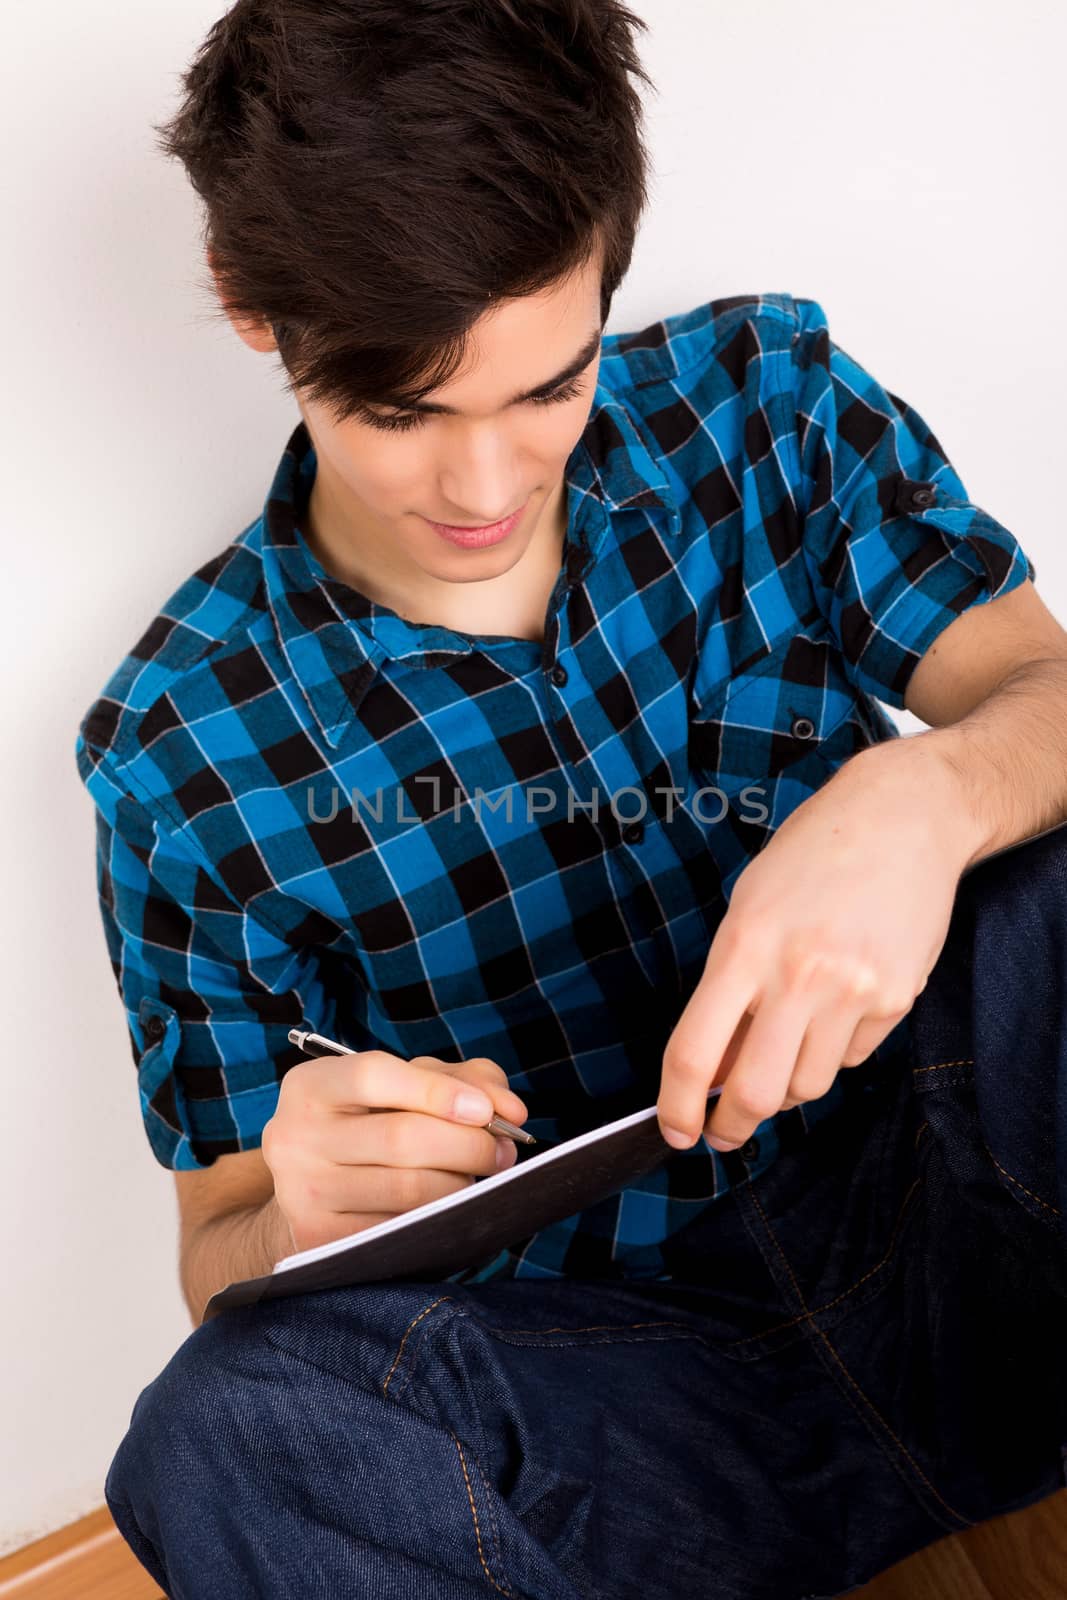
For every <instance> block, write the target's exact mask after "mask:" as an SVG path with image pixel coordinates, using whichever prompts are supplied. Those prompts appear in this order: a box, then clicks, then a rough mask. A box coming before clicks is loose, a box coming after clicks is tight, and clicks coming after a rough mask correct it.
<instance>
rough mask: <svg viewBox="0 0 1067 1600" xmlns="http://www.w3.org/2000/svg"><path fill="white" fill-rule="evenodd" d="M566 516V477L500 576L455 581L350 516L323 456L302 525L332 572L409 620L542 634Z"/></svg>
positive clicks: (477, 630)
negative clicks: (404, 558)
mask: <svg viewBox="0 0 1067 1600" xmlns="http://www.w3.org/2000/svg"><path fill="white" fill-rule="evenodd" d="M566 519H567V486H566V482H565V481H564V479H563V478H562V477H561V478H560V481H559V483H558V484H557V485H556V487H555V489H554V490H553V491H552V493H551V494H550V495H549V496H548V498H547V500H545V501H544V502H543V503H542V505H541V507H540V513H539V515H538V518H537V522H536V525H535V527H534V530H533V534H532V536H531V538H530V541H529V543H528V545H527V547H526V549H525V550H524V551H523V553H522V555H521V557H520V558H519V560H518V561H517V562H516V563H515V564H514V566H512V567H511V568H509V570H508V571H507V572H504V573H501V574H500V575H499V576H498V577H495V578H484V579H481V580H478V581H471V582H466V583H449V582H447V581H446V580H444V579H439V578H433V577H430V576H428V575H427V574H426V573H425V572H423V571H422V570H421V569H419V568H413V567H412V566H411V564H410V563H406V564H405V563H403V562H400V561H397V559H396V556H395V547H391V546H390V543H389V541H388V540H387V539H386V538H385V537H384V536H383V535H381V534H375V533H374V532H373V531H372V532H370V533H369V534H368V533H367V532H366V531H364V530H361V529H359V528H358V527H357V526H355V525H354V524H353V523H352V522H351V521H350V520H349V519H347V518H346V517H345V514H344V512H343V509H341V508H340V507H339V505H338V502H337V498H336V496H335V495H334V494H333V493H332V492H331V484H330V482H329V478H328V475H326V474H324V473H323V472H322V470H321V464H317V467H316V473H315V479H314V482H313V484H312V488H311V494H310V496H309V500H308V505H307V510H306V511H305V514H304V517H303V519H302V522H301V532H302V533H303V535H304V538H305V540H306V541H307V544H308V546H309V547H310V549H311V550H312V551H313V553H314V554H315V556H316V557H317V558H318V560H319V561H320V562H321V563H322V565H323V566H324V567H325V569H326V571H327V572H328V573H329V574H330V575H331V577H334V578H337V579H339V580H340V581H341V582H342V583H345V584H347V585H348V587H349V588H351V589H355V590H357V591H358V592H359V593H360V594H362V595H365V596H366V598H367V599H368V600H372V601H374V602H375V603H376V604H377V605H382V606H386V607H388V608H389V609H390V610H392V611H395V612H396V613H397V614H398V616H401V617H404V618H406V619H407V620H408V621H411V622H422V623H436V624H437V625H439V626H441V627H446V628H455V629H457V630H458V631H460V632H464V633H485V634H499V635H509V636H512V637H517V638H525V639H540V638H542V637H543V633H544V621H545V610H546V607H547V605H548V597H549V595H550V594H551V591H552V586H553V584H554V583H555V581H556V578H557V576H558V575H559V570H560V565H561V563H562V560H563V548H564V541H565V538H566V527H567V520H566ZM391 557H392V559H390V558H391Z"/></svg>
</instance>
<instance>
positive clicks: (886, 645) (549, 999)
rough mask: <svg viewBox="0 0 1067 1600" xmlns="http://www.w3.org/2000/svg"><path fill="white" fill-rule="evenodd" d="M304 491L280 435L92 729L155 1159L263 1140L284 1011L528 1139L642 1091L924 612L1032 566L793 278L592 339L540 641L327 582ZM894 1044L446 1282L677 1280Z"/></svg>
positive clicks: (866, 731)
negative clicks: (256, 513)
mask: <svg viewBox="0 0 1067 1600" xmlns="http://www.w3.org/2000/svg"><path fill="white" fill-rule="evenodd" d="M314 473H315V454H314V450H313V449H312V447H311V444H310V439H309V436H308V434H307V431H306V428H305V426H304V424H303V422H301V424H300V425H299V426H298V427H297V428H296V430H295V432H294V433H293V434H292V437H291V438H290V440H289V443H288V445H287V447H286V449H285V452H284V454H283V456H282V459H281V462H280V464H279V467H278V469H277V474H276V476H275V478H274V482H273V484H272V485H271V488H270V492H269V495H268V498H267V501H266V505H265V507H264V510H263V513H262V515H261V516H260V517H258V518H257V519H256V521H255V522H253V523H252V524H251V525H250V526H249V527H248V528H246V529H245V530H244V532H243V533H241V534H239V535H238V536H237V537H236V538H235V539H234V540H233V541H232V542H231V543H230V544H228V545H227V546H226V547H225V548H224V549H223V550H221V551H220V552H219V553H218V555H216V556H215V557H214V558H213V559H212V560H210V561H208V562H207V563H206V564H205V565H204V566H202V567H201V568H200V569H199V570H198V571H197V572H195V573H194V574H193V575H192V576H191V577H190V578H189V579H188V580H187V581H186V582H185V583H183V584H182V585H181V587H180V588H179V589H178V590H177V591H176V593H175V594H173V595H172V596H171V598H170V599H169V600H168V601H167V602H166V604H165V605H164V606H163V608H162V610H161V611H160V612H159V614H158V615H157V616H156V617H155V618H154V619H153V620H152V622H151V623H150V624H149V626H148V628H147V629H146V631H145V632H144V634H143V635H142V637H141V639H140V640H139V641H138V642H137V643H136V644H135V645H134V646H133V648H132V649H131V650H130V652H129V654H128V655H127V656H126V657H125V659H124V660H123V661H122V663H121V665H120V666H119V667H118V668H117V670H116V671H115V673H114V674H113V676H112V677H111V679H110V680H109V682H108V683H107V684H106V686H105V687H104V689H103V691H102V693H101V695H100V697H99V698H98V699H97V700H96V701H95V703H94V704H93V705H92V706H91V707H90V709H89V710H88V712H87V713H86V715H85V717H84V718H83V720H82V722H81V725H80V728H79V731H78V738H77V761H78V767H79V771H80V773H81V777H82V779H83V781H84V782H85V784H86V786H87V787H88V789H89V792H90V794H91V795H92V798H93V800H94V802H95V807H96V809H95V820H96V839H97V878H98V888H99V899H100V906H101V911H102V916H103V922H104V929H105V933H106V938H107V945H108V949H109V953H110V958H111V963H112V967H113V971H114V974H115V978H116V981H117V984H118V988H119V991H120V994H121V997H122V1001H123V1004H124V1006H125V1011H126V1017H127V1023H128V1028H129V1035H130V1042H131V1046H132V1051H133V1058H134V1062H135V1065H136V1069H137V1077H138V1084H139V1092H140V1104H141V1111H142V1114H143V1117H144V1123H145V1127H146V1129H147V1133H148V1138H149V1141H150V1143H151V1147H152V1150H153V1151H154V1153H155V1155H156V1157H157V1158H158V1160H159V1161H160V1162H161V1163H162V1164H163V1165H165V1166H167V1167H172V1168H176V1169H179V1170H187V1169H190V1168H197V1167H203V1166H207V1165H210V1164H211V1162H212V1161H214V1159H215V1158H216V1157H217V1156H218V1155H220V1154H222V1153H224V1152H229V1151H238V1150H247V1149H250V1148H253V1147H254V1146H257V1145H258V1144H259V1143H260V1138H261V1133H262V1129H263V1126H264V1124H265V1123H266V1122H267V1120H268V1119H269V1118H270V1116H271V1115H272V1113H273V1111H274V1109H275V1105H276V1102H277V1097H278V1085H279V1081H280V1079H281V1078H282V1076H283V1075H284V1073H285V1072H286V1071H287V1069H288V1068H289V1067H291V1066H292V1065H293V1064H294V1063H295V1062H296V1061H298V1060H300V1059H303V1058H302V1056H301V1054H300V1052H299V1051H298V1050H297V1049H296V1048H294V1047H293V1046H292V1045H290V1044H289V1042H288V1039H287V1033H288V1030H289V1029H290V1028H291V1027H294V1026H303V1027H310V1028H312V1029H315V1030H317V1031H319V1032H322V1033H325V1034H328V1035H330V1036H332V1037H334V1038H337V1039H339V1040H341V1041H342V1042H343V1043H346V1044H348V1045H351V1046H353V1047H354V1048H356V1049H363V1048H370V1047H377V1048H382V1049H385V1050H388V1051H391V1052H393V1053H394V1054H396V1055H398V1056H401V1057H403V1058H406V1059H410V1058H412V1057H414V1056H420V1055H430V1056H436V1057H439V1058H441V1059H443V1060H445V1061H449V1062H458V1061H462V1060H465V1059H468V1058H470V1057H473V1056H488V1057H491V1058H492V1059H493V1060H494V1061H496V1062H498V1063H499V1064H500V1065H501V1066H502V1067H503V1068H504V1069H505V1071H506V1072H507V1074H508V1078H509V1080H510V1082H511V1085H512V1087H513V1088H514V1089H515V1090H516V1092H517V1093H518V1094H519V1095H521V1097H522V1098H523V1099H524V1100H525V1102H526V1104H527V1105H528V1107H529V1109H530V1118H529V1121H528V1123H527V1124H526V1126H527V1127H528V1128H529V1129H530V1131H531V1132H532V1133H534V1134H535V1135H537V1137H538V1138H539V1139H543V1140H548V1141H551V1142H553V1143H554V1142H556V1141H558V1140H562V1139H568V1138H571V1137H573V1136H575V1135H577V1134H579V1133H582V1132H584V1131H586V1130H587V1129H589V1128H592V1127H595V1126H599V1125H601V1124H603V1123H605V1122H607V1121H609V1120H611V1119H613V1118H616V1117H621V1116H624V1115H627V1114H628V1113H629V1112H632V1111H635V1110H638V1109H640V1108H642V1107H645V1106H648V1105H651V1104H653V1103H654V1102H655V1100H656V1099H657V1096H658V1092H659V1082H660V1071H661V1066H662V1055H663V1049H664V1046H665V1045H666V1042H667V1039H668V1037H669V1035H670V1033H671V1031H672V1029H673V1027H674V1025H675V1023H676V1021H677V1019H678V1017H679V1015H680V1013H681V1011H682V1009H683V1007H684V1005H685V1003H686V1001H687V999H688V997H689V995H690V994H691V993H692V991H693V988H694V987H695V985H696V982H697V980H698V979H699V977H700V974H701V971H702V968H703V964H704V961H705V957H706V955H707V952H708V949H709V946H710V944H711V941H712V938H713V936H714V933H715V930H716V927H717V926H718V923H719V921H720V920H721V918H722V916H723V914H724V911H725V909H726V906H727V903H728V900H729V897H730V893H731V890H732V887H733V885H734V883H735V882H736V880H737V877H738V874H739V873H740V872H741V871H742V870H743V869H744V867H745V865H746V863H747V862H749V861H750V860H751V859H752V857H753V856H754V855H755V854H756V852H757V851H758V850H759V849H760V848H761V847H762V845H763V844H764V843H765V842H766V841H767V840H768V838H769V837H770V835H771V834H772V833H773V831H774V830H775V829H776V828H777V827H778V826H779V824H780V823H781V822H782V821H783V819H784V818H785V817H786V816H788V815H789V813H790V812H791V811H792V810H793V809H794V808H795V807H796V806H798V805H800V804H801V803H802V802H803V801H804V800H805V799H806V798H807V797H808V796H809V795H811V794H812V793H813V792H814V791H815V790H817V789H818V788H819V787H820V786H821V785H822V784H823V783H825V782H826V781H827V779H828V777H829V776H830V774H831V773H833V772H834V771H835V770H836V769H837V768H838V767H840V765H841V764H842V763H843V762H844V761H846V760H847V759H848V757H849V756H851V755H852V754H853V752H855V751H857V750H860V749H862V748H864V747H865V746H867V745H870V744H872V743H874V742H876V741H879V740H882V739H889V738H893V737H896V736H897V729H896V726H895V724H894V723H893V721H892V720H891V719H890V718H889V717H888V716H887V714H886V712H885V711H884V710H883V709H882V707H881V706H880V705H879V704H878V701H879V700H881V701H883V702H884V703H886V704H888V705H890V706H897V707H900V706H902V705H903V703H904V690H905V687H906V685H907V682H908V678H909V676H910V674H911V672H912V670H913V668H914V667H915V665H916V663H917V662H918V660H919V658H920V657H921V655H922V654H923V652H924V651H925V650H926V648H927V646H928V645H929V644H930V643H931V642H932V641H933V640H934V639H935V638H936V637H937V635H938V634H939V633H940V632H941V630H942V629H943V628H945V627H947V626H948V625H949V623H951V622H952V621H953V619H954V618H955V617H956V616H958V615H959V614H960V613H961V612H962V611H965V610H966V609H967V608H968V607H970V606H972V605H978V604H983V603H985V602H987V601H989V600H990V599H991V598H993V597H994V596H995V595H999V594H1003V593H1005V592H1006V591H1008V590H1010V589H1013V588H1014V587H1015V586H1016V585H1017V584H1019V583H1021V582H1022V581H1023V579H1024V578H1026V577H1027V576H1028V575H1029V576H1031V577H1033V568H1032V566H1031V565H1030V564H1029V562H1028V560H1027V557H1026V555H1025V554H1024V553H1023V551H1022V549H1021V548H1020V546H1019V544H1018V543H1017V542H1016V540H1015V538H1014V537H1013V535H1012V534H1011V533H1009V531H1008V530H1007V529H1006V528H1005V527H1003V526H1002V525H1001V524H1000V523H999V522H997V521H995V520H994V518H993V517H991V516H990V515H989V514H988V513H987V512H985V511H983V510H981V509H980V508H979V507H978V506H976V505H974V504H973V503H972V502H971V501H970V500H969V499H968V497H967V492H966V490H965V489H964V486H963V484H962V483H961V481H960V479H959V477H958V476H957V475H956V472H955V471H954V470H953V467H952V466H951V464H950V463H949V461H948V458H947V457H946V455H945V453H944V451H943V450H942V448H941V446H940V445H939V444H938V442H937V440H936V439H935V438H934V436H933V434H932V433H931V431H930V429H929V427H928V426H927V424H926V423H925V421H924V420H923V419H922V417H921V416H920V415H919V414H918V412H917V411H915V410H914V409H913V408H912V407H911V406H909V405H907V404H906V403H905V402H904V401H903V400H900V399H898V398H897V397H896V396H895V395H892V394H890V393H889V392H888V391H887V390H885V389H883V388H881V387H880V385H879V384H878V383H877V381H876V380H875V379H874V378H873V377H872V376H871V375H870V374H869V373H868V372H866V371H865V370H864V368H863V367H861V366H860V365H859V364H858V363H857V362H856V361H855V360H854V359H853V358H852V357H851V356H849V355H848V354H847V353H846V352H845V351H844V350H843V349H841V347H840V346H839V345H837V344H836V343H835V342H834V341H833V339H832V338H831V337H830V334H829V332H828V329H827V321H826V315H825V313H824V311H823V309H822V307H821V306H820V305H819V304H818V303H817V302H815V301H813V300H805V299H794V298H793V297H792V296H791V295H788V294H765V295H752V296H737V297H733V298H730V299H720V300H713V301H711V302H710V303H707V302H706V303H704V304H701V305H699V306H697V307H696V308H695V309H694V310H691V311H688V312H685V313H682V314H679V315H676V316H673V317H669V318H667V319H665V320H663V321H659V322H655V323H653V324H652V325H651V326H650V327H647V328H645V329H643V330H642V331H640V332H637V333H625V334H614V335H609V336H607V337H605V339H604V341H603V349H602V359H601V365H600V369H599V381H598V385H597V388H596V392H595V395H594V401H593V406H592V409H591V412H590V416H589V421H588V425H587V427H586V429H585V431H584V433H583V435H582V437H581V439H580V441H579V442H578V444H577V445H576V446H575V448H574V450H573V452H572V454H571V456H570V458H569V460H568V463H567V468H566V480H567V496H568V501H567V505H568V514H569V521H568V528H567V534H566V541H565V547H564V551H563V560H562V562H561V567H560V572H559V576H558V580H557V582H556V585H555V588H554V590H553V592H552V596H551V600H550V603H549V606H548V612H547V617H546V626H545V634H544V640H543V642H535V641H532V640H529V639H517V638H511V637H504V636H500V635H495V634H494V635H469V634H463V633H458V632H456V631H454V630H453V629H450V628H445V627H440V626H433V625H427V624H415V623H411V622H408V621H406V620H404V619H403V618H401V617H400V616H399V615H397V614H396V613H395V612H394V611H391V610H390V609H389V608H388V607H385V606H381V605H377V604H374V603H372V602H371V601H370V600H368V599H367V598H366V597H364V596H362V595H360V594H359V593H357V592H356V591H354V590H353V589H351V588H349V587H348V586H346V585H345V584H344V583H342V582H340V581H339V580H337V579H336V578H334V577H332V576H331V575H330V574H329V573H328V572H326V570H325V569H324V568H323V567H322V565H321V564H320V563H319V562H318V560H317V559H316V558H315V556H314V555H313V554H312V553H311V551H310V548H309V546H308V545H307V543H306V542H305V540H304V538H303V536H302V534H301V532H300V521H301V515H302V511H303V509H304V508H305V506H306V503H307V497H308V494H309V492H310V488H311V484H312V481H313V478H314ZM860 889H861V886H860V885H857V892H860ZM906 1023H907V1019H905V1020H904V1022H903V1023H901V1024H900V1025H899V1029H900V1030H905V1029H906ZM902 1037H903V1034H902V1033H899V1030H897V1029H895V1030H894V1032H893V1034H892V1035H890V1038H889V1039H888V1040H886V1041H885V1042H884V1043H883V1045H882V1046H880V1048H879V1051H878V1052H876V1053H875V1055H874V1056H872V1057H871V1058H870V1060H869V1062H868V1063H865V1064H864V1066H862V1067H859V1068H855V1069H852V1070H850V1071H847V1072H842V1073H840V1074H839V1075H838V1078H837V1080H836V1083H835V1085H834V1087H833V1088H832V1089H831V1091H830V1092H829V1093H828V1094H827V1095H825V1096H824V1097H823V1098H822V1099H820V1100H818V1101H814V1102H811V1103H809V1104H807V1105H804V1106H800V1107H796V1108H794V1109H792V1110H789V1111H786V1112H780V1113H779V1114H778V1115H777V1116H775V1117H771V1118H769V1119H768V1120H767V1121H766V1122H764V1123H763V1124H762V1125H761V1126H760V1128H759V1129H757V1132H756V1144H755V1145H754V1146H753V1147H752V1149H753V1151H754V1152H755V1154H754V1157H753V1159H752V1160H750V1161H749V1162H748V1164H747V1165H745V1164H744V1163H742V1164H740V1165H739V1164H738V1157H737V1155H736V1153H730V1154H728V1155H726V1156H725V1157H724V1156H721V1155H719V1154H717V1153H716V1152H714V1151H712V1150H710V1149H709V1147H708V1146H707V1145H706V1144H705V1142H704V1141H703V1140H700V1141H699V1142H698V1144H697V1145H696V1146H695V1147H694V1148H692V1149H691V1150H687V1151H681V1152H676V1153H672V1154H670V1155H669V1156H668V1157H667V1159H665V1160H664V1162H663V1163H662V1165H661V1166H659V1167H658V1168H656V1170H655V1171H653V1172H651V1173H649V1174H648V1176H647V1177H645V1178H643V1179H642V1180H641V1181H640V1182H638V1183H635V1184H634V1185H633V1186H632V1187H630V1188H627V1189H625V1190H624V1191H622V1192H620V1193H618V1194H616V1195H613V1196H612V1197H610V1198H609V1199H607V1200H605V1201H603V1202H602V1203H600V1204H599V1205H596V1206H593V1207H591V1208H590V1209H588V1210H586V1211H583V1212H581V1213H580V1214H577V1215H574V1216H571V1217H568V1218H567V1219H566V1220H565V1221H563V1222H561V1223H559V1224H557V1225H556V1226H554V1227H550V1228H547V1229H544V1230H542V1231H541V1232H539V1233H537V1234H535V1235H534V1236H532V1237H531V1238H528V1239H525V1240H521V1241H517V1242H516V1243H515V1244H514V1246H513V1247H512V1248H511V1249H509V1250H507V1251H504V1252H502V1253H501V1254H500V1255H499V1256H497V1257H495V1258H494V1259H493V1260H492V1261H490V1262H483V1263H479V1264H478V1266H477V1267H476V1268H469V1269H466V1270H465V1271H464V1272H462V1273H456V1274H453V1278H454V1279H457V1280H458V1279H461V1278H462V1279H465V1280H467V1281H484V1280H485V1279H488V1278H490V1277H496V1276H520V1277H532V1276H538V1277H548V1278H559V1277H626V1278H658V1279H666V1278H669V1277H670V1276H671V1275H672V1263H675V1264H676V1263H677V1261H678V1259H680V1258H679V1257H678V1256H676V1255H675V1254H674V1249H675V1241H676V1237H677V1235H678V1233H679V1230H680V1229H682V1228H683V1227H684V1224H685V1223H687V1222H689V1221H690V1220H691V1219H692V1218H693V1217H694V1216H695V1215H697V1214H698V1213H699V1212H700V1211H701V1210H702V1209H703V1208H704V1207H705V1206H707V1205H708V1204H710V1203H711V1202H712V1201H713V1200H714V1199H715V1197H716V1196H717V1195H720V1194H722V1193H723V1192H725V1191H726V1190H727V1189H728V1188H729V1187H730V1185H731V1183H732V1182H735V1181H737V1180H738V1178H740V1177H745V1176H748V1175H751V1174H754V1173H758V1172H759V1171H760V1170H762V1169H763V1168H764V1167H765V1166H766V1165H767V1164H768V1163H769V1162H771V1161H773V1160H774V1159H775V1156H776V1155H777V1154H778V1152H779V1151H780V1150H781V1149H782V1148H784V1147H787V1146H796V1144H797V1143H798V1141H802V1140H803V1138H804V1136H805V1133H806V1131H807V1130H808V1128H809V1127H811V1126H812V1125H813V1124H814V1123H815V1122H817V1121H820V1120H822V1119H823V1118H826V1117H829V1116H832V1115H833V1114H834V1112H835V1110H837V1109H838V1107H839V1106H840V1105H841V1104H842V1103H843V1100H844V1097H845V1096H847V1095H849V1094H853V1093H858V1092H862V1089H863V1086H864V1083H865V1081H866V1079H867V1078H869V1077H870V1075H871V1072H872V1070H877V1066H878V1060H879V1056H880V1055H883V1054H884V1052H885V1051H886V1049H887V1048H888V1047H890V1045H898V1044H899V1043H900V1042H901V1038H902ZM535 1150H536V1147H535ZM521 1159H522V1151H521V1147H520V1160H521Z"/></svg>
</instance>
